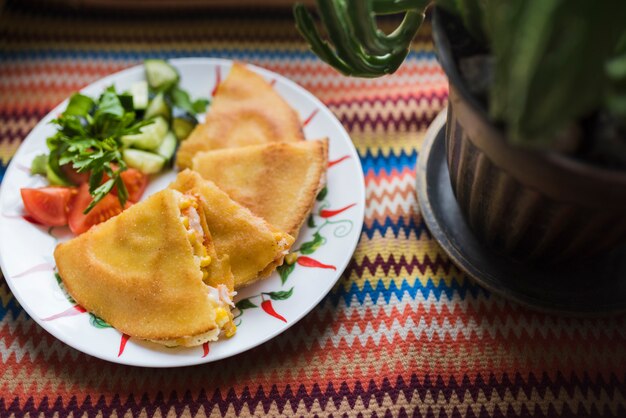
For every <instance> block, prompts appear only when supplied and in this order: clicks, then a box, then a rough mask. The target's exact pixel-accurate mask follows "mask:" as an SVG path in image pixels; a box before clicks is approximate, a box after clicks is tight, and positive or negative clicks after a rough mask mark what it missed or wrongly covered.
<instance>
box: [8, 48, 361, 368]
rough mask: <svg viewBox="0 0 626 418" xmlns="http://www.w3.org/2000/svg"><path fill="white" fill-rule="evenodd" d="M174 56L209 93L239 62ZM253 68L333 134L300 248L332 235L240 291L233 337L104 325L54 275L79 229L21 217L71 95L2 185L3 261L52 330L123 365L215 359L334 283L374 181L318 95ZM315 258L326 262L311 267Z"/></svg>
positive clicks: (138, 75) (198, 91) (320, 131)
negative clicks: (168, 338) (130, 333)
mask: <svg viewBox="0 0 626 418" xmlns="http://www.w3.org/2000/svg"><path fill="white" fill-rule="evenodd" d="M171 62H172V64H173V65H174V66H175V67H177V68H178V70H179V71H180V73H181V79H182V81H181V84H182V87H183V88H184V89H186V90H188V91H189V92H190V93H191V95H192V96H193V97H194V98H195V97H210V95H211V91H212V90H213V87H214V86H215V84H216V82H217V80H218V77H219V76H220V75H221V77H224V76H225V75H226V74H228V71H229V68H230V66H231V64H232V62H231V61H228V60H220V59H206V58H189V59H176V60H172V61H171ZM250 68H251V69H252V70H253V71H255V72H257V73H259V74H261V75H262V76H263V77H264V78H265V79H267V80H269V81H271V82H272V83H274V88H275V89H276V91H277V92H278V93H279V94H280V95H281V96H282V97H284V98H285V100H287V102H289V104H290V105H291V106H292V107H293V108H294V109H296V110H297V112H298V113H299V115H300V117H301V119H302V121H303V122H306V123H305V128H304V132H305V136H306V138H307V139H315V138H320V137H328V138H329V141H330V149H329V161H330V163H329V168H328V173H327V174H328V175H327V177H328V183H327V185H328V186H327V187H328V193H327V195H326V197H325V198H324V199H323V200H322V201H318V202H317V203H316V207H315V209H314V214H315V216H314V217H313V220H314V224H315V226H314V227H312V226H310V225H305V226H304V227H303V229H302V231H301V232H300V236H299V237H298V240H297V241H296V243H295V244H294V247H293V248H295V249H297V248H299V247H300V246H301V245H302V244H303V243H305V242H308V241H311V240H312V237H313V236H314V234H315V232H318V233H319V234H320V235H321V236H322V237H323V242H324V243H323V245H321V246H319V247H318V248H317V249H315V251H314V252H313V253H310V254H306V255H302V254H301V255H300V256H301V258H300V259H299V260H298V263H297V264H295V268H294V269H293V271H292V272H291V274H289V276H288V277H287V279H286V281H284V283H283V281H282V280H281V277H280V275H279V274H278V273H277V272H275V273H274V274H273V275H272V276H271V277H270V278H269V279H267V280H264V281H262V282H260V283H257V284H254V285H252V286H250V287H248V288H245V289H243V290H242V291H241V292H240V293H239V295H238V296H237V298H236V301H241V300H242V299H245V298H249V301H250V302H252V304H254V305H256V306H257V307H251V308H249V309H245V310H244V311H242V315H241V316H240V317H239V318H238V320H237V321H238V323H240V324H239V327H238V331H237V334H236V335H235V336H234V337H232V338H230V339H225V340H220V341H217V342H212V343H210V345H205V346H200V347H194V348H174V349H171V348H165V347H163V346H160V345H157V344H153V343H149V342H144V341H141V340H138V339H133V338H130V339H128V340H126V338H124V336H123V335H122V334H121V333H120V332H118V331H117V330H115V329H113V328H102V327H98V326H96V325H97V321H94V318H93V317H92V316H91V315H90V314H89V313H86V312H81V310H80V308H74V307H73V306H74V305H73V304H72V303H71V302H70V301H69V300H68V298H67V297H66V296H65V294H64V292H63V290H62V289H61V288H60V287H59V285H58V283H57V280H56V279H55V275H54V270H53V269H54V259H53V256H52V254H53V250H54V247H55V246H56V244H57V242H58V241H62V240H66V239H69V238H70V237H71V234H70V233H69V231H68V230H67V228H65V227H63V228H58V227H57V228H53V229H52V230H48V229H47V228H43V227H40V226H37V225H34V224H32V223H29V222H28V221H26V220H25V219H24V218H22V215H23V214H24V212H23V206H22V201H21V198H20V188H22V187H39V186H43V185H45V184H46V183H45V181H44V179H42V178H41V177H40V176H31V175H30V174H29V173H28V167H30V163H31V161H32V159H33V157H35V156H36V155H38V154H41V153H44V152H46V151H47V148H46V137H48V136H49V135H51V134H52V133H53V132H54V127H53V126H51V125H50V124H49V123H48V122H49V121H50V120H51V119H53V118H54V117H55V116H56V115H58V114H59V113H61V112H62V111H63V110H64V109H65V107H66V105H67V101H66V102H63V103H61V104H60V105H59V106H57V107H56V108H55V109H54V110H53V111H52V112H50V113H49V114H48V115H47V116H46V117H45V118H44V119H43V120H42V121H41V122H40V123H39V124H38V125H37V126H36V127H35V128H34V129H33V131H32V132H31V133H30V135H28V137H27V138H26V140H25V141H24V143H23V144H22V145H21V147H20V148H19V150H18V151H17V153H16V154H15V156H14V157H13V160H12V161H11V164H10V165H9V167H8V169H7V172H6V175H5V177H4V181H3V183H2V186H1V189H0V266H1V267H2V272H3V273H4V277H5V278H6V281H7V282H8V284H9V287H10V288H11V291H12V292H13V294H14V295H15V297H16V298H17V300H18V301H19V303H20V304H21V305H22V307H23V308H24V309H25V310H26V312H27V313H28V314H29V315H30V316H31V317H32V318H33V319H34V320H35V321H37V323H38V324H39V325H41V326H42V327H43V328H44V329H45V330H47V331H48V332H50V333H51V334H52V335H54V336H55V337H56V338H58V339H60V340H61V341H63V342H65V343H66V344H68V345H70V346H72V347H74V348H76V349H77V350H80V351H82V352H84V353H87V354H90V355H92V356H95V357H99V358H101V359H104V360H109V361H112V362H116V363H123V364H129V365H136V366H149V367H173V366H185V365H193V364H200V363H208V362H211V361H215V360H219V359H223V358H225V357H229V356H232V355H235V354H238V353H241V352H242V351H246V350H249V349H250V348H253V347H255V346H257V345H259V344H262V343H263V342H265V341H267V340H269V339H270V338H272V337H274V336H276V335H278V334H280V333H281V332H283V331H285V330H286V329H287V328H289V327H290V326H291V325H293V324H295V323H296V322H297V321H298V320H299V319H301V318H302V317H303V316H304V315H306V314H307V313H308V312H309V311H310V310H311V309H313V307H315V305H317V304H318V303H319V302H320V300H321V299H322V298H323V297H324V296H325V295H326V294H327V293H328V292H329V291H330V289H331V288H332V286H333V285H334V284H335V283H336V282H337V280H338V279H339V277H340V275H341V272H342V271H343V270H344V269H345V268H346V266H347V264H348V262H349V260H350V257H351V256H352V253H353V252H354V249H355V247H356V244H357V242H358V239H359V235H360V233H361V227H362V225H363V215H364V209H365V186H364V180H363V172H362V169H361V163H360V161H359V158H358V155H357V152H356V150H355V149H354V146H353V144H352V142H351V140H350V137H349V136H348V134H347V133H346V131H345V130H344V129H343V127H342V125H341V124H340V123H339V122H338V121H337V119H336V118H335V117H334V116H333V114H332V113H331V112H330V111H329V110H328V109H327V108H326V107H325V106H324V105H323V104H322V103H321V102H320V101H319V100H318V99H316V98H315V97H314V96H313V95H311V94H310V93H308V92H307V91H305V90H304V89H303V88H301V87H300V86H298V85H296V84H295V83H293V82H291V81H289V80H287V79H286V78H284V77H282V76H280V75H278V74H275V73H272V72H270V71H267V70H264V69H261V68H258V67H254V66H250ZM218 74H219V75H218ZM143 78H144V74H143V68H142V66H137V67H134V68H130V69H128V70H124V71H121V72H119V73H117V74H113V75H111V76H109V77H105V78H103V79H101V80H99V81H97V82H95V83H93V84H91V85H90V86H88V87H86V88H85V89H83V92H84V93H85V94H88V95H91V96H97V95H98V94H99V93H100V92H101V91H102V90H103V89H104V88H106V87H107V86H110V85H115V86H116V88H117V90H118V91H123V90H125V89H127V88H129V86H130V85H131V84H132V83H133V82H135V81H137V80H141V79H143ZM175 174H176V173H175V172H174V171H171V172H168V173H164V174H162V175H160V176H159V177H158V178H155V179H153V180H152V181H151V182H150V185H149V187H148V191H147V193H146V196H148V195H150V194H151V193H154V192H156V191H158V190H160V189H162V188H164V187H165V186H166V185H167V184H168V183H169V182H170V181H171V180H172V179H173V178H174V176H175ZM341 209H345V210H341ZM312 260H316V261H317V262H319V263H322V264H323V265H325V266H326V268H324V267H319V266H318V267H314V266H312V265H313V264H314V261H312ZM292 288H293V292H292V293H291V294H290V295H289V290H290V289H292ZM270 292H283V293H282V295H281V294H280V293H279V294H276V293H273V294H272V295H274V297H275V300H271V296H270V295H269V294H270ZM281 296H282V297H281ZM286 296H289V297H286ZM262 299H267V300H271V304H272V306H273V308H274V310H275V312H277V313H278V314H279V315H280V316H282V317H283V318H284V321H283V320H282V319H279V318H277V317H274V316H271V315H270V314H268V313H267V312H266V310H264V309H263V308H262V307H261V302H262ZM266 305H267V304H266Z"/></svg>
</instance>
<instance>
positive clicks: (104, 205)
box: [68, 183, 132, 235]
mask: <svg viewBox="0 0 626 418" xmlns="http://www.w3.org/2000/svg"><path fill="white" fill-rule="evenodd" d="M91 200H92V197H91V195H90V194H89V185H88V184H87V183H83V184H81V185H80V187H79V188H78V194H77V195H76V197H75V198H74V200H73V201H72V204H71V209H70V212H69V217H68V223H69V226H70V229H71V230H72V232H73V233H74V234H76V235H80V234H82V233H83V232H85V231H87V230H89V228H91V227H92V226H94V225H97V224H99V223H101V222H104V221H106V220H107V219H109V218H112V217H114V216H115V215H119V214H120V213H122V211H123V210H124V209H126V208H128V207H130V206H131V205H132V203H130V202H126V204H125V205H124V208H122V207H121V206H120V202H119V200H117V196H114V195H113V194H108V195H106V196H105V197H104V199H102V200H101V201H100V202H98V204H97V205H96V206H94V207H93V208H92V209H91V210H90V211H89V213H87V214H86V215H85V214H84V213H83V211H84V210H85V209H86V208H87V206H89V204H90V203H91Z"/></svg>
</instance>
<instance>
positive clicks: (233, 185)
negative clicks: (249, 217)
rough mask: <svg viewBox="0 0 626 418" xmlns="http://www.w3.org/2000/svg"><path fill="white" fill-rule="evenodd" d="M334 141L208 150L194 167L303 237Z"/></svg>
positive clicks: (284, 228)
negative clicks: (304, 225)
mask: <svg viewBox="0 0 626 418" xmlns="http://www.w3.org/2000/svg"><path fill="white" fill-rule="evenodd" d="M327 165H328V140H327V139H321V140H316V141H302V142H294V143H289V144H287V143H284V144H279V143H274V144H266V145H257V146H250V147H244V148H230V149H223V150H216V151H207V152H202V153H199V154H197V155H196V156H195V157H194V158H193V169H194V170H195V171H197V172H198V173H199V174H200V175H201V176H202V177H204V178H205V179H208V180H211V181H213V182H214V183H215V184H217V186H218V187H219V188H220V189H222V190H224V191H225V192H226V193H228V195H229V196H230V197H232V198H233V199H234V200H236V201H237V202H239V203H241V204H242V205H244V206H245V207H247V208H248V209H250V210H251V211H252V213H254V214H255V215H258V216H260V217H262V218H263V219H265V220H266V221H268V222H269V223H270V224H272V225H274V226H275V227H277V228H278V229H280V230H282V231H286V232H287V233H289V234H290V235H292V236H297V235H298V231H299V229H300V227H301V226H302V223H303V222H304V220H305V219H306V217H307V215H308V214H309V212H310V211H311V209H312V208H313V203H315V197H316V196H317V193H318V192H319V191H320V189H321V187H322V186H323V184H324V181H325V173H326V166H327Z"/></svg>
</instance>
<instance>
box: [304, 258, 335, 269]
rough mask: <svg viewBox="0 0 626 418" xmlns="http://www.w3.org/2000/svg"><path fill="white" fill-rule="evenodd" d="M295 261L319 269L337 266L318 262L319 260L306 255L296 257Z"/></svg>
mask: <svg viewBox="0 0 626 418" xmlns="http://www.w3.org/2000/svg"><path fill="white" fill-rule="evenodd" d="M296 263H298V264H300V265H301V266H303V267H317V268H321V269H331V270H337V267H335V266H331V265H330V264H324V263H320V262H319V261H317V260H315V259H313V258H311V257H306V256H300V257H298V259H297V260H296Z"/></svg>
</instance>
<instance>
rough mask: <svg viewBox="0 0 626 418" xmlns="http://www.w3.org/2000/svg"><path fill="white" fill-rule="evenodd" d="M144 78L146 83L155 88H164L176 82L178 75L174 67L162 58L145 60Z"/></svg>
mask: <svg viewBox="0 0 626 418" xmlns="http://www.w3.org/2000/svg"><path fill="white" fill-rule="evenodd" d="M143 65H144V68H145V69H146V78H147V79H148V84H150V87H152V88H153V89H155V90H165V89H167V88H169V87H171V86H173V85H174V84H176V83H178V79H179V75H178V71H176V68H174V67H172V66H171V65H170V64H169V63H168V62H166V61H164V60H157V59H153V60H145V61H144V63H143Z"/></svg>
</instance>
